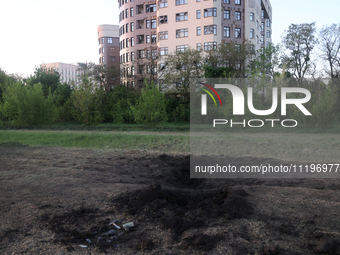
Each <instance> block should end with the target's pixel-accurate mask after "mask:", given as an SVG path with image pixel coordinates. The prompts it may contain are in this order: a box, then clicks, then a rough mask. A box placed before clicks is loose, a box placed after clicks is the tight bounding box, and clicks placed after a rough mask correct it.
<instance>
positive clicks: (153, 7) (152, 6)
mask: <svg viewBox="0 0 340 255" xmlns="http://www.w3.org/2000/svg"><path fill="white" fill-rule="evenodd" d="M155 11H156V4H147V5H146V11H145V12H155Z"/></svg>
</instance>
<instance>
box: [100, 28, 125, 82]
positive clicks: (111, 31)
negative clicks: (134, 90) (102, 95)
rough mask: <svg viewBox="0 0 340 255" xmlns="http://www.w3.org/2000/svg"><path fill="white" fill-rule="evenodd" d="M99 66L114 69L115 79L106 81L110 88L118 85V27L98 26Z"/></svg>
mask: <svg viewBox="0 0 340 255" xmlns="http://www.w3.org/2000/svg"><path fill="white" fill-rule="evenodd" d="M98 44H99V64H101V65H106V66H107V67H114V69H112V70H113V71H115V72H117V74H118V75H117V77H114V78H110V80H109V81H108V83H109V84H111V85H112V86H117V85H119V84H120V76H119V73H120V67H119V65H120V61H119V26H118V25H100V26H98Z"/></svg>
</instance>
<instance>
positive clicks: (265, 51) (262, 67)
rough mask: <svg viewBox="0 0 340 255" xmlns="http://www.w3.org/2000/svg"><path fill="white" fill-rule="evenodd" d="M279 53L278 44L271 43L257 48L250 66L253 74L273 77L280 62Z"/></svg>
mask: <svg viewBox="0 0 340 255" xmlns="http://www.w3.org/2000/svg"><path fill="white" fill-rule="evenodd" d="M279 53H280V46H279V45H274V44H272V43H271V44H269V46H267V47H264V48H261V49H259V50H258V51H257V53H256V59H255V61H254V62H253V66H252V70H253V74H254V75H255V76H262V77H270V78H274V76H275V74H276V73H278V72H277V69H278V68H279V64H280V58H279Z"/></svg>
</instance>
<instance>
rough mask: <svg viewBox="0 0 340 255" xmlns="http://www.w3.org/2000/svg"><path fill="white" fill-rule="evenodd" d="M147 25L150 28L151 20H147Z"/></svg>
mask: <svg viewBox="0 0 340 255" xmlns="http://www.w3.org/2000/svg"><path fill="white" fill-rule="evenodd" d="M145 24H146V25H145V27H146V28H150V20H149V19H147V20H146V23H145Z"/></svg>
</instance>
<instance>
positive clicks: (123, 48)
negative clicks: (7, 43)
mask: <svg viewBox="0 0 340 255" xmlns="http://www.w3.org/2000/svg"><path fill="white" fill-rule="evenodd" d="M123 49H125V40H123Z"/></svg>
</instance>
